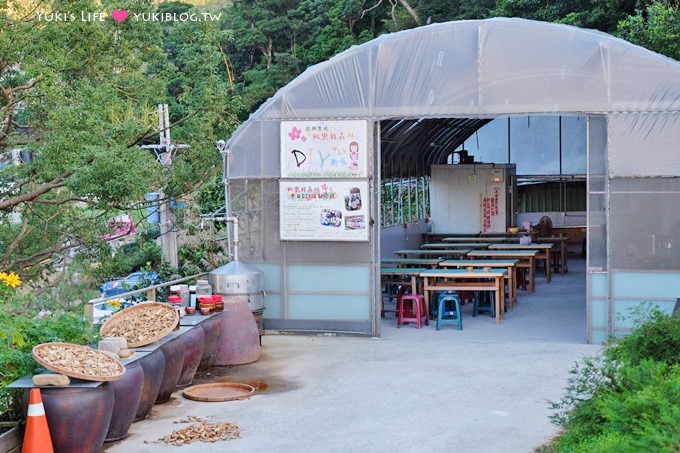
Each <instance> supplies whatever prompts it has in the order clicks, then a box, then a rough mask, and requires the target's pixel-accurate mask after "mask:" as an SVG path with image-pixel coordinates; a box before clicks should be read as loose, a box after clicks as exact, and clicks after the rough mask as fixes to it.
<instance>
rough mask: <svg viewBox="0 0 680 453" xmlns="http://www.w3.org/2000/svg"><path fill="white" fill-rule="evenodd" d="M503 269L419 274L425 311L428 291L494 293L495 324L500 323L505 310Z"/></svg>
mask: <svg viewBox="0 0 680 453" xmlns="http://www.w3.org/2000/svg"><path fill="white" fill-rule="evenodd" d="M506 273H507V271H506V270H505V269H490V270H488V271H484V270H483V269H474V270H473V271H472V272H468V271H467V270H466V269H428V270H425V271H423V272H421V273H420V277H421V278H422V279H423V294H424V295H425V309H426V310H427V312H428V313H429V310H430V299H429V291H438V290H444V291H448V290H454V291H495V297H494V301H495V305H496V324H499V323H500V322H501V319H502V318H503V316H504V308H505V301H504V298H505V290H504V289H503V285H504V281H505V274H506Z"/></svg>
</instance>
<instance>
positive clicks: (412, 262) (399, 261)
mask: <svg viewBox="0 0 680 453" xmlns="http://www.w3.org/2000/svg"><path fill="white" fill-rule="evenodd" d="M442 261H443V260H442V259H441V258H381V259H380V265H384V264H385V265H389V264H393V265H396V267H437V265H438V264H439V263H440V262H442ZM388 267H390V266H388ZM392 267H394V266H392Z"/></svg>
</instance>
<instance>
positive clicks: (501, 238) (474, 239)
mask: <svg viewBox="0 0 680 453" xmlns="http://www.w3.org/2000/svg"><path fill="white" fill-rule="evenodd" d="M510 240H515V238H506V237H504V236H499V237H479V236H474V237H447V238H442V242H444V243H448V244H453V243H461V242H463V243H464V242H471V243H475V244H491V243H494V242H505V241H510Z"/></svg>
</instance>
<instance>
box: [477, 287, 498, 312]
mask: <svg viewBox="0 0 680 453" xmlns="http://www.w3.org/2000/svg"><path fill="white" fill-rule="evenodd" d="M479 313H491V316H496V297H495V295H494V293H492V292H490V291H479V292H478V293H477V295H476V296H475V300H474V303H473V305H472V316H477V315H478V314H479Z"/></svg>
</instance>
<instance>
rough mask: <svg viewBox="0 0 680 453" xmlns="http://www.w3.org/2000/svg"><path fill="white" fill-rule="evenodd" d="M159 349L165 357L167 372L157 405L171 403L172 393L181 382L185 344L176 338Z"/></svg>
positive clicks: (164, 374) (162, 382) (164, 375)
mask: <svg viewBox="0 0 680 453" xmlns="http://www.w3.org/2000/svg"><path fill="white" fill-rule="evenodd" d="M159 349H160V350H161V352H162V353H163V356H164V357H165V370H164V371H163V379H162V380H161V388H160V390H159V391H158V396H157V397H156V403H166V402H168V401H170V397H171V396H172V392H174V391H175V387H176V386H177V382H179V375H180V374H181V373H182V367H183V366H184V343H183V342H181V341H180V340H179V337H175V338H172V339H170V340H168V341H166V342H165V343H163V344H162V345H161V347H160V348H159Z"/></svg>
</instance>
